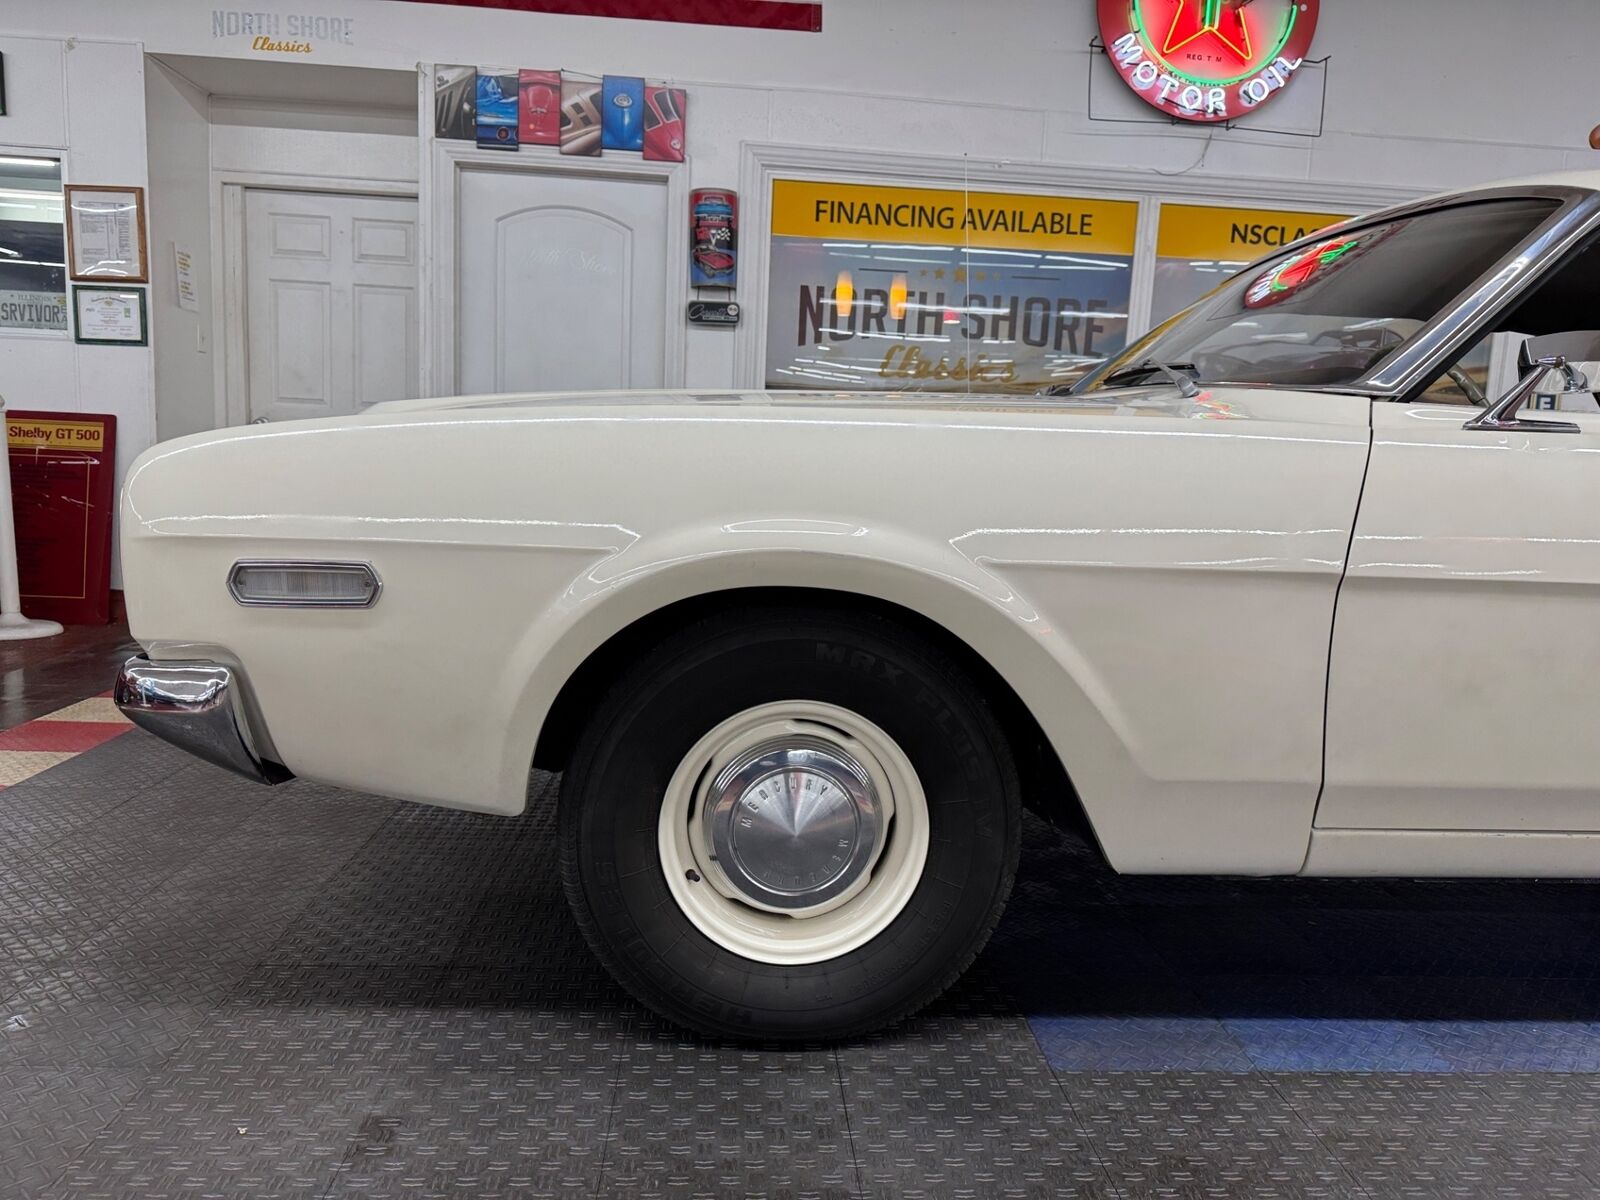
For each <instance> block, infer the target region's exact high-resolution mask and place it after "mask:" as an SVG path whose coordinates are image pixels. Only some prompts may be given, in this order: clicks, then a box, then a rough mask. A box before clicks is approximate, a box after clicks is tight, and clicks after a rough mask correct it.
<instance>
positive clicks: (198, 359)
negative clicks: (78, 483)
mask: <svg viewBox="0 0 1600 1200" xmlns="http://www.w3.org/2000/svg"><path fill="white" fill-rule="evenodd" d="M209 99H210V98H209V97H208V96H207V94H206V93H205V92H204V91H202V90H201V89H200V88H198V87H196V86H195V85H194V84H192V83H190V82H189V81H188V80H187V79H184V78H183V77H182V76H181V75H178V74H177V73H175V72H173V71H171V70H169V69H167V68H166V67H164V66H162V65H161V64H160V63H155V62H152V63H148V64H147V67H146V71H145V117H146V120H147V124H148V131H149V149H150V193H149V202H150V257H151V260H152V261H151V268H152V269H151V272H150V295H149V298H148V299H149V304H150V326H151V334H150V343H151V347H152V350H153V352H154V369H155V420H156V434H157V436H158V437H161V438H170V437H180V436H182V435H183V434H186V433H198V432H200V431H201V430H203V429H211V428H213V427H214V425H215V420H214V416H215V411H216V406H215V404H214V403H213V399H212V397H213V388H212V366H211V364H212V362H213V361H214V354H213V350H212V339H213V329H212V324H211V238H210V234H209V229H210V223H211V172H210V162H211V123H210V121H209V120H208V118H207V107H208V104H209ZM174 244H176V245H179V246H182V247H183V248H184V249H185V250H187V251H188V252H189V254H190V255H191V259H192V264H193V274H194V286H195V291H196V293H197V297H196V298H197V302H198V309H197V310H194V311H191V310H189V309H185V308H181V307H179V305H178V291H177V270H176V267H175V265H174V261H173V246H174Z"/></svg>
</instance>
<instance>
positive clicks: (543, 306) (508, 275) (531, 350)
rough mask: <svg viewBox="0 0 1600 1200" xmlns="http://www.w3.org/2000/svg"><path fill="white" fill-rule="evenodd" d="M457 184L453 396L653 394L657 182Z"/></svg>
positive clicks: (482, 177)
mask: <svg viewBox="0 0 1600 1200" xmlns="http://www.w3.org/2000/svg"><path fill="white" fill-rule="evenodd" d="M459 178H460V189H459V193H458V196H459V207H458V210H457V211H458V223H457V229H458V234H457V236H458V239H459V240H458V242H457V251H456V252H457V262H458V264H459V265H458V280H459V292H458V297H457V305H456V327H457V329H458V330H459V333H458V335H457V351H458V355H457V359H456V362H457V380H458V384H459V387H460V389H461V391H462V392H464V393H482V392H519V391H533V392H543V391H565V390H592V389H606V390H609V389H617V388H649V387H660V386H662V384H663V383H664V382H665V375H666V362H665V359H666V325H667V313H666V312H665V311H664V309H665V305H666V294H667V286H666V284H667V265H666V264H667V241H668V238H667V207H668V206H667V187H666V184H665V182H663V181H661V180H658V179H657V180H634V179H627V178H619V177H610V176H590V175H577V174H573V175H566V174H549V173H539V172H520V171H506V170H466V171H462V172H461V174H460V177H459Z"/></svg>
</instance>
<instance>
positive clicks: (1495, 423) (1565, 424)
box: [1461, 354, 1589, 433]
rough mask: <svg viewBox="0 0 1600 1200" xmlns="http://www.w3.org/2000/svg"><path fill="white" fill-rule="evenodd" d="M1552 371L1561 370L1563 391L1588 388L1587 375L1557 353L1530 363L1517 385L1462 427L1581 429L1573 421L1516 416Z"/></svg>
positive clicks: (1545, 430)
mask: <svg viewBox="0 0 1600 1200" xmlns="http://www.w3.org/2000/svg"><path fill="white" fill-rule="evenodd" d="M1551 371H1560V372H1561V379H1562V383H1563V384H1564V385H1565V386H1564V387H1563V388H1562V392H1561V394H1563V395H1564V394H1566V393H1568V392H1587V391H1588V390H1589V381H1588V380H1587V379H1586V378H1584V374H1583V372H1582V371H1579V370H1576V369H1575V368H1573V367H1570V366H1568V365H1567V360H1566V358H1565V357H1563V356H1562V355H1559V354H1557V355H1555V356H1553V357H1551V358H1541V359H1539V360H1537V361H1536V362H1534V363H1531V364H1530V365H1529V367H1528V369H1527V371H1526V372H1525V373H1524V374H1523V376H1522V378H1521V379H1520V380H1519V381H1518V382H1517V385H1516V386H1515V387H1513V388H1512V389H1511V390H1510V391H1509V392H1507V393H1506V394H1505V395H1504V396H1502V397H1500V399H1498V400H1496V401H1495V402H1494V403H1493V404H1491V405H1490V406H1489V407H1488V408H1487V409H1485V410H1484V411H1483V412H1481V413H1479V414H1478V415H1477V416H1475V417H1473V418H1472V420H1470V421H1468V422H1467V423H1466V424H1465V425H1463V426H1462V427H1461V428H1463V429H1487V430H1490V431H1500V432H1505V431H1510V430H1520V431H1522V432H1524V433H1577V432H1579V430H1578V427H1577V426H1576V425H1574V424H1573V423H1572V422H1571V421H1535V420H1532V419H1530V418H1528V417H1522V416H1518V415H1517V414H1518V413H1520V412H1521V411H1522V406H1523V405H1525V404H1526V403H1528V401H1530V400H1532V399H1533V398H1534V397H1535V396H1537V395H1538V394H1539V385H1540V384H1542V383H1543V382H1544V380H1545V376H1546V375H1548V374H1550V372H1551Z"/></svg>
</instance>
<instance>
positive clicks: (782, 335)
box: [766, 180, 1138, 392]
mask: <svg viewBox="0 0 1600 1200" xmlns="http://www.w3.org/2000/svg"><path fill="white" fill-rule="evenodd" d="M771 211H772V250H771V259H770V266H769V272H768V279H769V283H768V296H767V367H766V382H767V385H768V386H769V387H790V388H793V387H813V388H822V389H828V390H834V389H839V388H844V387H849V388H852V389H867V388H871V389H890V390H934V391H991V392H993V391H1004V392H1034V391H1038V390H1039V389H1041V388H1044V387H1048V386H1050V385H1051V384H1054V383H1061V382H1063V381H1065V380H1067V379H1070V378H1072V377H1074V376H1076V375H1077V374H1078V373H1080V372H1081V371H1082V370H1083V368H1084V367H1085V366H1087V365H1088V364H1091V363H1094V362H1098V361H1100V360H1101V359H1103V358H1106V357H1108V356H1109V355H1111V354H1114V353H1116V352H1117V351H1118V350H1119V349H1121V348H1122V345H1123V343H1124V342H1125V340H1126V337H1127V325H1128V297H1129V291H1130V281H1131V276H1132V270H1131V268H1132V264H1133V249H1134V232H1135V226H1136V224H1137V220H1138V205H1137V204H1136V203H1134V202H1133V201H1127V200H1098V199H1084V198H1076V197H1068V196H1046V195H1036V194H1032V193H1020V192H1019V193H1011V192H987V191H967V190H963V189H944V188H904V187H882V186H877V185H870V184H855V183H832V182H817V181H812V180H776V181H774V183H773V186H772V209H771Z"/></svg>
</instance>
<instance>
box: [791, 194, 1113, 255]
mask: <svg viewBox="0 0 1600 1200" xmlns="http://www.w3.org/2000/svg"><path fill="white" fill-rule="evenodd" d="M1138 220H1139V206H1138V204H1136V203H1135V202H1134V201H1132V200H1083V199H1075V198H1073V197H1069V196H1039V195H1033V194H1031V193H1022V192H963V191H958V190H945V189H938V188H900V187H877V186H872V185H869V184H856V183H813V182H808V181H801V180H795V179H777V180H774V181H773V184H772V234H773V236H774V237H797V238H830V239H839V240H850V241H874V242H886V241H887V242H905V243H910V244H913V245H918V246H966V245H972V246H980V247H983V248H984V249H992V250H1056V251H1074V250H1075V251H1078V252H1080V253H1083V254H1111V255H1132V253H1133V245H1134V229H1135V227H1136V226H1137V224H1138Z"/></svg>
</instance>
